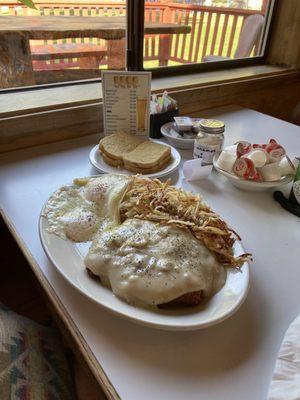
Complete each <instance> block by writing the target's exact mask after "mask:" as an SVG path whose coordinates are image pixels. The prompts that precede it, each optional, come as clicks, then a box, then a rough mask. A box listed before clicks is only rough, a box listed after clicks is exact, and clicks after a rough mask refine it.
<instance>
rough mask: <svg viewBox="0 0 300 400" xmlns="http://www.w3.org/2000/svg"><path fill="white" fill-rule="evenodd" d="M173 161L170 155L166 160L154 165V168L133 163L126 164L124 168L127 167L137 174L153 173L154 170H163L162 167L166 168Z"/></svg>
mask: <svg viewBox="0 0 300 400" xmlns="http://www.w3.org/2000/svg"><path fill="white" fill-rule="evenodd" d="M171 161H172V157H168V158H166V159H165V160H163V161H162V162H160V163H157V164H156V165H155V166H154V167H152V168H140V167H137V166H135V165H131V164H126V166H125V164H124V168H126V169H127V170H128V171H131V172H136V173H137V174H142V175H145V174H153V173H154V172H158V171H161V170H162V169H164V168H165V167H166V166H167V165H169V164H170V162H171Z"/></svg>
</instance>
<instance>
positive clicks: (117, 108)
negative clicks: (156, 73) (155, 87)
mask: <svg viewBox="0 0 300 400" xmlns="http://www.w3.org/2000/svg"><path fill="white" fill-rule="evenodd" d="M101 77H102V92H103V117H104V118H103V119H104V133H105V135H110V134H112V133H116V132H119V131H123V132H126V133H129V134H132V135H137V136H148V134H149V103H150V89H151V72H134V71H132V72H125V71H102V74H101Z"/></svg>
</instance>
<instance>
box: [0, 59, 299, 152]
mask: <svg viewBox="0 0 300 400" xmlns="http://www.w3.org/2000/svg"><path fill="white" fill-rule="evenodd" d="M299 76H300V74H299V70H297V69H292V68H286V67H274V66H268V65H261V66H251V67H250V66H249V67H243V68H236V69H228V70H223V71H215V72H205V73H204V72H203V73H197V74H192V75H185V76H176V77H175V76H168V77H166V78H155V79H153V81H152V91H153V92H157V93H161V92H162V91H163V90H166V89H167V90H168V91H169V93H170V94H171V96H172V97H173V98H175V99H176V100H177V101H178V104H179V107H180V113H181V114H182V115H191V116H199V115H201V113H202V111H203V110H206V109H211V108H215V107H221V106H224V105H230V104H237V105H239V106H242V107H246V108H252V109H254V110H257V111H260V112H263V113H265V114H268V115H272V116H275V117H277V118H281V119H284V120H286V121H290V120H291V113H292V110H293V109H295V107H296V106H297V104H298V102H299V91H300V79H299ZM101 97H102V93H101V84H100V83H99V82H93V83H91V82H86V83H84V84H83V83H82V84H81V83H80V84H76V85H70V86H61V87H50V88H49V87H48V88H40V89H38V90H35V89H33V90H25V91H19V92H10V93H2V94H0V153H3V152H7V151H12V150H16V149H21V148H25V147H32V146H38V145H42V144H46V143H52V142H58V141H61V140H67V139H72V138H75V137H82V136H86V135H91V134H99V132H102V131H103V120H102V101H101Z"/></svg>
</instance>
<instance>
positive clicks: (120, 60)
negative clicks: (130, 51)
mask: <svg viewBox="0 0 300 400" xmlns="http://www.w3.org/2000/svg"><path fill="white" fill-rule="evenodd" d="M125 48H126V44H125V38H122V39H119V40H108V41H107V64H108V69H125Z"/></svg>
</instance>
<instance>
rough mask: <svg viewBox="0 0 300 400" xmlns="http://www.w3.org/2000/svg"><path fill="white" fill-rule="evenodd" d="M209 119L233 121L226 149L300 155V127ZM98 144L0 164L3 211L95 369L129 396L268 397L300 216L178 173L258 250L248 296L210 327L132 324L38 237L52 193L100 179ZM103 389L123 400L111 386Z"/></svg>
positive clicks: (297, 295)
mask: <svg viewBox="0 0 300 400" xmlns="http://www.w3.org/2000/svg"><path fill="white" fill-rule="evenodd" d="M209 114H210V115H214V116H215V117H218V118H220V119H222V120H224V121H225V123H226V142H227V144H229V143H233V142H235V141H236V140H238V139H249V140H251V141H258V142H262V141H264V140H265V139H268V138H269V137H274V138H276V139H278V140H279V141H280V142H281V143H282V144H283V145H284V146H285V147H286V149H287V150H288V152H289V153H290V154H291V155H300V129H299V127H297V126H294V125H291V124H288V123H286V122H283V121H280V120H277V119H274V118H271V117H269V116H266V115H263V114H260V113H257V112H254V111H251V110H246V109H240V108H238V107H229V108H225V109H219V110H214V111H212V112H210V113H209ZM97 139H98V138H97V136H92V137H85V138H82V139H77V140H73V141H67V142H61V143H56V144H52V145H47V146H42V147H37V148H32V149H28V150H22V151H16V152H12V153H8V154H6V155H2V156H1V164H0V165H1V170H0V180H1V194H0V204H1V207H2V209H3V213H4V215H5V217H6V218H7V219H8V222H10V223H11V224H13V226H12V227H11V229H13V231H14V232H13V233H14V235H15V237H16V239H17V240H18V241H19V243H20V239H21V240H22V241H23V251H24V252H25V253H27V257H28V258H29V259H30V261H31V264H32V266H33V268H34V269H35V273H36V274H37V275H38V278H39V280H40V281H41V282H42V284H43V285H44V288H46V289H47V288H48V289H47V290H48V292H50V293H51V292H52V295H53V296H54V299H55V301H56V306H58V309H60V310H61V313H62V315H63V317H64V319H65V320H66V321H68V322H69V324H70V326H71V331H72V330H73V335H74V336H76V338H77V341H78V343H79V344H80V345H81V346H85V348H86V350H87V353H85V356H86V358H87V359H88V361H89V364H90V366H91V368H92V369H93V371H94V372H95V371H97V369H98V370H99V368H100V366H99V365H101V367H102V368H103V370H104V372H105V374H106V376H107V378H108V379H109V380H110V382H111V384H112V386H113V387H114V389H115V390H116V392H117V393H118V394H119V396H120V397H121V398H122V399H128V400H140V399H143V400H147V399H157V400H158V399H163V400H166V399H172V400H176V399H178V400H181V399H183V398H185V399H188V400H192V399H197V400H201V399H202V400H208V399H209V400H219V399H222V400H241V399H243V400H262V399H264V398H265V397H266V394H267V391H268V387H269V382H270V379H271V375H272V371H273V367H274V362H275V358H276V355H277V351H278V349H279V346H280V342H281V340H282V337H283V335H284V332H285V330H286V328H287V326H288V325H289V323H290V322H291V321H292V320H293V319H294V318H295V317H296V315H297V314H298V313H299V312H300V290H299V281H300V224H299V221H300V220H299V218H297V217H295V216H293V215H291V214H289V213H288V212H286V211H285V210H283V209H282V208H281V207H280V206H279V205H278V204H277V203H276V202H275V201H274V200H273V199H272V194H271V193H270V192H267V193H252V192H243V191H239V190H238V189H235V188H234V187H232V186H231V185H230V184H229V183H228V182H227V181H226V180H225V178H224V177H222V176H220V175H218V174H217V173H213V174H212V175H211V176H210V178H209V179H208V180H203V181H199V182H197V183H193V184H188V183H187V182H185V181H184V180H183V179H182V176H181V173H180V175H179V176H178V175H175V177H174V176H173V179H174V181H177V182H176V183H177V184H178V185H182V186H183V188H185V189H190V190H194V191H201V193H203V195H204V197H205V199H206V200H207V202H208V203H209V204H210V205H211V206H212V207H213V208H214V209H215V210H216V211H218V212H220V214H221V215H222V216H223V217H224V218H225V219H226V220H227V221H228V223H229V224H230V225H232V226H233V227H234V228H235V229H236V230H237V232H239V233H240V235H241V237H242V239H243V244H244V247H245V248H246V250H247V251H250V252H252V253H253V255H254V262H253V263H252V265H251V276H252V277H251V289H250V292H249V296H248V298H247V300H246V302H245V303H244V305H243V306H242V307H241V308H240V310H239V311H238V312H237V313H236V314H235V315H234V316H232V317H231V318H229V319H228V320H226V321H225V322H223V323H221V324H219V325H217V326H214V327H211V328H208V329H205V330H202V331H196V332H164V331H158V330H153V329H149V328H145V327H142V326H139V325H136V324H134V323H132V322H127V321H125V320H122V319H120V318H119V317H117V316H114V315H111V314H110V313H109V312H107V311H105V310H103V309H102V308H101V307H99V306H97V305H96V304H94V303H92V302H91V301H90V300H88V299H86V298H85V297H83V296H82V295H80V294H79V293H78V292H77V291H76V290H75V289H74V288H72V287H71V286H70V285H69V284H68V283H67V282H66V281H65V280H64V279H63V278H62V277H61V276H60V275H59V273H58V272H56V270H55V269H54V268H53V266H52V265H51V263H50V262H49V261H48V260H47V257H46V256H45V254H44V252H43V249H42V247H41V245H40V241H39V237H38V228H37V222H38V217H39V213H40V210H41V207H42V205H43V203H44V202H45V201H46V200H47V198H48V197H49V195H50V194H51V193H52V192H53V191H54V190H55V189H56V188H57V187H59V186H60V185H62V184H64V183H66V182H70V181H71V180H72V178H73V177H78V176H84V175H90V174H94V173H95V171H94V170H93V168H91V167H90V165H89V162H88V153H89V151H90V148H91V146H92V145H94V144H95V143H96V141H97ZM182 154H183V153H182ZM184 157H189V152H188V153H186V152H185V153H184ZM289 189H290V185H289V186H288V187H287V188H285V190H286V192H289ZM28 252H30V253H31V256H30V254H28ZM44 278H46V280H45V279H44ZM49 284H50V285H49ZM49 288H50V290H49ZM48 294H49V293H48ZM55 301H54V302H55ZM87 354H88V355H87ZM100 375H102V378H101V379H102V381H103V380H104V381H105V376H104V375H103V374H101V371H100ZM99 379H100V378H99ZM104 385H105V386H106V389H107V390H108V391H109V394H110V396H111V397H112V396H116V394H114V390H113V388H111V387H110V385H109V383H108V382H106V381H105V382H104Z"/></svg>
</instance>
